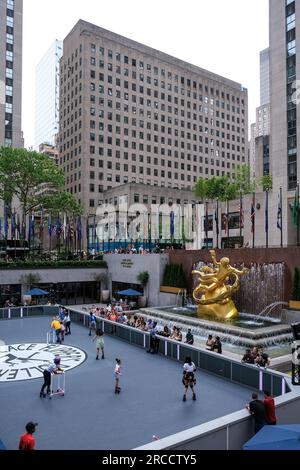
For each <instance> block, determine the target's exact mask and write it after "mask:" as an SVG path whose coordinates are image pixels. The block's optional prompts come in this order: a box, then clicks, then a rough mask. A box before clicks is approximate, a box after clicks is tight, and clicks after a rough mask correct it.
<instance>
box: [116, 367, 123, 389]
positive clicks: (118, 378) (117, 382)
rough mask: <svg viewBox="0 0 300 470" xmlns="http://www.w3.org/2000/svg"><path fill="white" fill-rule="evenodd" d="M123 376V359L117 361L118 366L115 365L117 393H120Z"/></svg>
mask: <svg viewBox="0 0 300 470" xmlns="http://www.w3.org/2000/svg"><path fill="white" fill-rule="evenodd" d="M121 375H122V362H121V359H116V365H115V379H116V385H115V393H120V391H121V387H120V376H121Z"/></svg>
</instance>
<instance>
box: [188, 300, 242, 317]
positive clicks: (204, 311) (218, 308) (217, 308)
mask: <svg viewBox="0 0 300 470" xmlns="http://www.w3.org/2000/svg"><path fill="white" fill-rule="evenodd" d="M197 313H198V316H199V317H200V318H203V317H208V318H209V319H213V318H218V319H221V320H231V319H232V318H236V317H237V316H238V311H237V309H236V306H235V305H234V302H233V301H232V300H229V301H228V302H227V303H226V304H224V305H220V304H211V305H198V310H197Z"/></svg>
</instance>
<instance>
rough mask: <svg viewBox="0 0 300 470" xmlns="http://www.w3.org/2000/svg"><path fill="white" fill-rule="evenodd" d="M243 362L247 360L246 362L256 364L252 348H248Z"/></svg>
mask: <svg viewBox="0 0 300 470" xmlns="http://www.w3.org/2000/svg"><path fill="white" fill-rule="evenodd" d="M242 362H245V363H246V364H254V356H253V354H252V353H251V349H246V352H245V354H244V356H243V358H242Z"/></svg>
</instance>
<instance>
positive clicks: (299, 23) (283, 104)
mask: <svg viewBox="0 0 300 470" xmlns="http://www.w3.org/2000/svg"><path fill="white" fill-rule="evenodd" d="M269 7H270V104H271V141H270V172H271V174H272V176H273V190H274V192H275V195H276V193H277V192H278V191H279V187H282V189H283V197H284V203H283V208H282V212H283V220H284V224H283V227H284V244H285V243H288V244H292V243H295V241H296V232H297V230H296V229H295V227H294V226H293V223H292V217H291V213H292V211H291V207H292V205H293V200H294V194H295V188H296V186H297V182H298V183H299V175H300V159H299V142H300V135H299V132H300V120H299V112H298V108H299V106H298V99H299V86H297V82H296V80H297V79H298V80H299V79H300V61H299V60H297V59H296V57H297V51H298V52H299V50H300V35H299V34H298V33H299V31H300V14H299V11H300V0H270V4H269ZM297 31H298V33H297Z"/></svg>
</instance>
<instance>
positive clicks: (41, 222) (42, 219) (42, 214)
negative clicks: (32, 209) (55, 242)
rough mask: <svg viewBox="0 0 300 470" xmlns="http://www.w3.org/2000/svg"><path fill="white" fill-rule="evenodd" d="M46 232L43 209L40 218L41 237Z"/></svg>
mask: <svg viewBox="0 0 300 470" xmlns="http://www.w3.org/2000/svg"><path fill="white" fill-rule="evenodd" d="M43 234H44V211H43V209H42V211H41V220H40V238H41V239H42V238H43Z"/></svg>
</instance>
